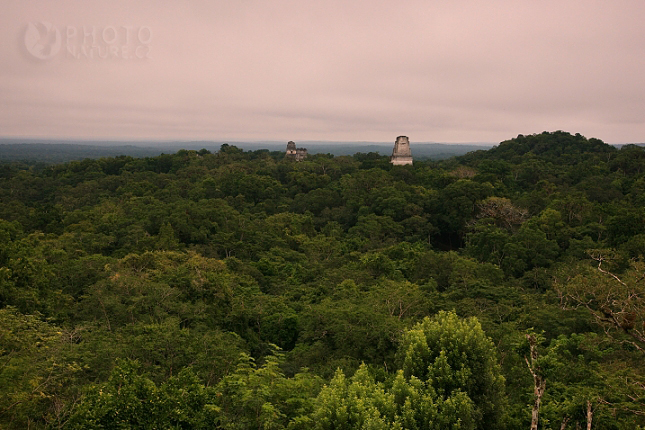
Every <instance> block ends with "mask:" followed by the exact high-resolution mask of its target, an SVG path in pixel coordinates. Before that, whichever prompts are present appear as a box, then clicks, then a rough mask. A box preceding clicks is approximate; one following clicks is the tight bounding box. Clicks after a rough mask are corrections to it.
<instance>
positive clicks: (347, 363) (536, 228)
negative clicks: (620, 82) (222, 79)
mask: <svg viewBox="0 0 645 430" xmlns="http://www.w3.org/2000/svg"><path fill="white" fill-rule="evenodd" d="M412 151H413V153H414V147H412ZM0 202H1V203H0V427H2V428H8V429H26V428H72V429H76V428H79V429H80V428H93V429H99V428H104V429H116V428H181V429H192V428H195V429H201V428H204V429H206V428H221V429H250V428H255V429H280V428H293V429H310V428H316V429H503V428H506V429H520V428H525V429H529V428H531V427H532V426H534V425H537V426H539V428H540V429H564V428H582V427H584V428H589V427H587V426H588V425H591V426H592V428H597V429H630V430H631V429H636V428H639V426H645V389H644V387H645V304H644V302H643V298H644V294H645V286H644V282H645V266H644V264H643V255H645V150H644V149H643V148H642V147H640V146H636V145H626V146H623V147H621V148H620V149H617V148H615V147H613V146H610V145H607V144H605V143H603V142H602V141H600V140H598V139H593V138H590V139H587V138H585V137H583V136H581V135H579V134H576V135H572V134H569V133H566V132H562V131H557V132H544V133H541V134H536V135H527V136H523V135H519V136H517V137H516V138H513V139H510V140H508V141H505V142H502V143H500V144H499V145H498V146H496V147H494V148H493V149H490V150H486V151H483V150H482V151H476V152H471V153H469V154H467V155H464V156H461V157H454V158H451V159H448V160H442V161H440V162H433V161H419V160H415V163H414V165H413V166H392V165H391V164H390V163H389V159H388V157H383V156H380V155H379V154H377V153H368V154H360V153H359V154H355V155H353V156H336V157H335V156H332V155H329V154H327V155H324V154H316V155H313V156H309V157H308V158H307V160H305V161H303V162H294V161H292V160H288V159H285V157H284V152H277V151H274V152H270V151H268V150H258V151H243V150H241V149H239V148H237V147H235V146H232V145H222V147H221V149H220V150H219V151H218V152H216V153H211V152H210V151H207V150H201V151H193V150H181V151H178V152H177V153H174V154H164V155H160V156H156V157H148V158H133V157H129V156H117V157H109V158H100V159H85V160H82V161H72V162H68V163H63V164H50V165H45V164H31V165H30V164H25V163H17V162H11V163H4V164H0ZM538 418H539V421H537V419H538ZM533 428H537V427H533Z"/></svg>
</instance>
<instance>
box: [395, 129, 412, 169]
mask: <svg viewBox="0 0 645 430" xmlns="http://www.w3.org/2000/svg"><path fill="white" fill-rule="evenodd" d="M390 163H392V164H394V165H395V166H406V165H408V164H412V153H411V152H410V141H409V140H408V137H407V136H399V137H397V138H396V142H394V149H393V150H392V156H391V157H390Z"/></svg>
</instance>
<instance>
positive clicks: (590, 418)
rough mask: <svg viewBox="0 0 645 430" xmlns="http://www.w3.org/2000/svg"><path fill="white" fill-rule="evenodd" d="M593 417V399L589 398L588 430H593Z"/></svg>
mask: <svg viewBox="0 0 645 430" xmlns="http://www.w3.org/2000/svg"><path fill="white" fill-rule="evenodd" d="M592 419H593V411H592V410H591V401H590V400H587V430H591V420H592Z"/></svg>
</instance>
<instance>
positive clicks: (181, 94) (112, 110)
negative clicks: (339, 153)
mask: <svg viewBox="0 0 645 430" xmlns="http://www.w3.org/2000/svg"><path fill="white" fill-rule="evenodd" d="M644 21H645V7H644V6H643V3H642V1H638V0H618V1H616V2H612V3H608V2H603V1H600V0H591V1H583V0H564V1H544V2H539V3H538V2H529V1H510V0H504V1H499V2H495V3H489V2H483V1H474V0H473V1H468V0H464V1H456V2H455V1H444V0H441V1H437V2H432V3H429V2H424V1H421V0H410V1H406V2H400V3H394V2H388V1H370V2H368V1H359V0H349V1H343V2H341V1H336V0H322V1H319V2H316V3H308V2H296V1H292V0H280V1H270V2H262V1H259V0H257V1H256V0H247V1H244V2H225V1H207V0H178V1H173V2H170V1H162V2H153V1H151V0H139V1H126V0H111V1H106V0H96V1H92V2H83V1H80V0H60V1H51V0H49V1H46V0H26V1H21V2H3V3H2V4H0V24H1V25H0V35H1V36H2V39H3V40H4V41H5V43H4V44H2V45H0V56H2V58H3V61H2V63H0V96H1V97H2V103H1V104H0V137H9V138H38V139H75V140H115V141H124V140H126V141H127V140H130V141H135V140H137V141H139V140H143V141H160V140H163V141H198V140H207V141H232V142H234V141H238V142H240V141H249V142H256V141H285V142H286V141H287V140H294V141H296V142H307V141H327V142H329V141H341V142H343V141H344V142H347V141H352V142H370V143H373V142H394V139H395V138H396V136H398V135H407V136H409V137H410V140H411V142H412V143H414V142H419V143H420V142H440V143H476V142H481V143H488V142H492V143H498V142H500V141H503V140H506V139H510V138H512V137H514V136H517V135H518V134H531V133H540V132H542V131H545V130H547V131H555V130H564V131H568V132H571V133H580V134H582V135H584V136H586V137H596V138H599V139H602V140H603V141H605V142H607V143H614V144H616V143H639V142H644V141H645V138H644V136H645V118H643V115H642V112H644V111H645V80H643V79H642V70H643V69H644V67H643V66H645V55H644V54H643V52H645V27H644V26H643V25H642V22H644Z"/></svg>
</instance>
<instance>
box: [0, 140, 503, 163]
mask: <svg viewBox="0 0 645 430" xmlns="http://www.w3.org/2000/svg"><path fill="white" fill-rule="evenodd" d="M222 144H223V142H159V143H154V142H146V143H140V142H137V143H133V142H112V143H109V142H82V143H65V142H60V141H52V142H49V143H43V142H33V141H26V142H24V141H19V140H18V139H0V162H25V163H29V164H33V163H47V164H51V163H64V162H67V161H74V160H83V159H85V158H102V157H117V156H120V155H126V156H129V157H135V158H142V157H155V156H157V155H161V154H170V153H175V152H177V151H179V150H182V149H187V150H199V149H207V150H209V151H212V152H217V151H218V150H219V149H220V146H221V145H222ZM231 144H232V145H235V146H236V147H238V148H241V149H244V150H245V151H249V150H250V151H258V150H267V151H269V152H274V151H279V152H284V151H285V147H286V143H284V144H283V143H279V142H261V143H245V142H241V143H240V142H235V143H231ZM301 146H304V147H306V148H307V150H308V152H309V153H310V154H332V155H336V156H338V155H354V154H357V153H364V154H367V153H370V152H375V153H378V154H380V155H391V153H392V147H393V146H394V144H391V145H390V144H381V143H367V142H344V143H343V142H333V143H330V142H304V143H303V144H302V145H301ZM492 146H493V145H492V144H490V145H485V144H481V145H469V144H444V143H418V144H413V145H412V155H413V156H414V157H415V159H430V160H445V159H447V158H450V157H454V156H459V155H464V154H466V153H468V152H471V151H476V150H480V149H490V148H491V147H492Z"/></svg>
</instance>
